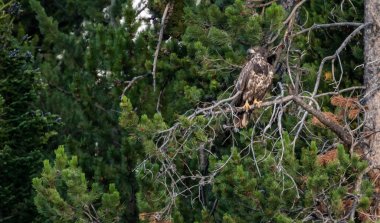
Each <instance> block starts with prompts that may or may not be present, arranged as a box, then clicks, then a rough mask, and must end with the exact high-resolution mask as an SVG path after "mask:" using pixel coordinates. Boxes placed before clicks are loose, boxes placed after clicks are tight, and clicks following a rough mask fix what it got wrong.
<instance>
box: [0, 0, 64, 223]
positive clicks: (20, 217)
mask: <svg viewBox="0 0 380 223" xmlns="http://www.w3.org/2000/svg"><path fill="white" fill-rule="evenodd" d="M19 10H21V9H20V8H19V5H18V4H17V3H16V2H14V1H6V2H4V1H0V169H1V171H0V178H1V180H0V221H1V222H32V221H33V220H34V219H35V218H36V210H35V208H34V206H33V195H32V187H31V181H32V178H33V177H34V176H35V175H36V174H37V173H38V172H39V171H40V164H39V163H41V162H42V160H43V159H45V158H46V157H48V155H49V154H50V152H49V149H48V148H49V146H48V143H52V141H51V140H50V139H51V138H52V137H53V136H55V135H56V134H57V132H56V127H57V126H58V125H59V118H58V117H57V116H54V115H51V113H49V112H46V111H43V110H41V109H39V108H38V107H37V104H38V103H37V100H38V91H39V90H40V84H39V81H38V79H39V77H40V74H39V72H38V69H36V68H35V67H34V66H33V56H32V54H31V52H29V51H28V50H27V49H28V45H29V42H28V41H25V40H21V39H18V38H16V37H14V36H13V33H12V32H13V31H14V30H13V28H14V27H13V21H14V19H15V17H17V16H18V13H19Z"/></svg>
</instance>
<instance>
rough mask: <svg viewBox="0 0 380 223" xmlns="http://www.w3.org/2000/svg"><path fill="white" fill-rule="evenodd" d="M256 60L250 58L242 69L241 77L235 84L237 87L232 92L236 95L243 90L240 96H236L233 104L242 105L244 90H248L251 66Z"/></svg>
mask: <svg viewBox="0 0 380 223" xmlns="http://www.w3.org/2000/svg"><path fill="white" fill-rule="evenodd" d="M253 63H254V61H253V60H250V61H249V62H248V63H246V64H245V66H244V67H243V69H242V70H241V72H240V74H239V77H238V79H237V82H236V84H235V88H234V90H233V92H232V96H233V95H235V94H236V93H237V92H239V91H240V92H242V93H241V94H240V96H238V97H236V98H235V99H234V100H233V101H232V103H231V104H233V105H238V106H240V105H241V104H242V101H243V100H242V99H243V97H242V96H243V92H245V91H246V88H247V85H248V80H249V78H250V75H251V67H252V65H253Z"/></svg>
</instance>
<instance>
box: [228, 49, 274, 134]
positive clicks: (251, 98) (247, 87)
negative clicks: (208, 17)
mask: <svg viewBox="0 0 380 223" xmlns="http://www.w3.org/2000/svg"><path fill="white" fill-rule="evenodd" d="M248 53H249V54H250V60H249V61H248V62H247V63H246V64H245V65H244V67H243V69H242V70H241V72H240V74H239V78H238V79H237V82H236V84H235V88H234V90H233V93H232V95H236V94H237V93H238V92H241V93H240V94H239V95H238V96H237V97H236V98H234V100H233V101H232V103H231V104H232V105H233V106H235V107H243V108H244V111H243V112H240V113H238V114H237V115H236V116H235V118H234V126H235V128H244V127H246V126H247V125H248V120H249V115H250V106H251V105H252V104H254V105H255V107H260V106H261V102H262V100H263V98H264V96H265V94H266V92H267V91H268V89H269V88H270V87H271V85H272V80H273V75H274V68H273V66H272V65H271V64H270V63H269V62H268V57H267V55H268V54H267V51H266V50H265V49H264V48H262V47H254V48H250V49H249V50H248Z"/></svg>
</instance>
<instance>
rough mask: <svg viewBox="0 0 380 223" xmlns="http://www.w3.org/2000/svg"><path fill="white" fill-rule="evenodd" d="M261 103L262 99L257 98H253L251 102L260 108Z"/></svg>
mask: <svg viewBox="0 0 380 223" xmlns="http://www.w3.org/2000/svg"><path fill="white" fill-rule="evenodd" d="M262 103H263V101H258V100H256V98H255V100H253V104H254V105H255V107H257V108H260V107H261V104H262Z"/></svg>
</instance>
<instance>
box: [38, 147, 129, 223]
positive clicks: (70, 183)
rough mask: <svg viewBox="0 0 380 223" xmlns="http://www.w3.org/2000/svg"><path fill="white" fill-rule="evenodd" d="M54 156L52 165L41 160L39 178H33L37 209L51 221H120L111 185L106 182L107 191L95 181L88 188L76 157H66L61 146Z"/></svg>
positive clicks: (114, 191)
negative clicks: (107, 185) (42, 165)
mask: <svg viewBox="0 0 380 223" xmlns="http://www.w3.org/2000/svg"><path fill="white" fill-rule="evenodd" d="M55 155H56V158H55V161H54V165H51V164H50V162H49V160H45V161H44V168H43V171H42V174H41V177H37V178H34V179H33V187H34V189H35V190H36V192H37V194H36V197H35V199H34V202H35V204H36V206H37V208H38V212H40V213H41V214H42V215H43V216H44V217H46V219H48V220H49V221H51V222H120V219H121V218H120V216H119V215H120V214H121V213H122V211H120V209H121V203H120V195H119V192H118V191H117V190H116V188H115V185H114V184H110V185H109V192H108V193H107V192H102V187H101V186H100V185H98V184H96V183H94V184H92V185H91V189H90V188H89V186H88V185H87V184H88V183H87V180H86V177H85V174H84V173H83V172H82V170H81V169H80V168H79V167H78V158H77V157H76V156H73V157H71V158H69V157H67V155H66V154H65V151H64V148H63V146H61V147H59V148H58V149H57V150H56V151H55Z"/></svg>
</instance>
